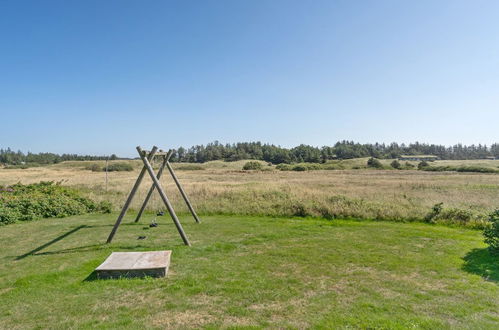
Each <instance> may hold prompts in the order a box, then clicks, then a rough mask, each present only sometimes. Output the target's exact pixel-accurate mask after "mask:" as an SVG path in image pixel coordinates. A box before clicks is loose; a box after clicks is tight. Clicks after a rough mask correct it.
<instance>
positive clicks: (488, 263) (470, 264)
mask: <svg viewBox="0 0 499 330" xmlns="http://www.w3.org/2000/svg"><path fill="white" fill-rule="evenodd" d="M463 260H464V265H463V269H464V270H465V271H467V272H469V273H473V274H476V275H480V276H482V277H483V278H484V279H485V280H487V281H491V282H495V283H499V254H496V255H494V254H492V253H490V251H489V250H488V249H486V248H484V249H473V250H471V251H470V252H468V253H467V254H466V255H465V256H464V257H463Z"/></svg>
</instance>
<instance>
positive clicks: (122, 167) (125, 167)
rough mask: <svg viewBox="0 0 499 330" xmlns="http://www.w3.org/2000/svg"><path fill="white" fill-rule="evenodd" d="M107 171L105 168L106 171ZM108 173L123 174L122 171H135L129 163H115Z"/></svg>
mask: <svg viewBox="0 0 499 330" xmlns="http://www.w3.org/2000/svg"><path fill="white" fill-rule="evenodd" d="M105 170H106V169H105V168H104V171H105ZM107 171H108V172H122V171H127V172H130V171H133V166H132V165H130V164H128V163H113V164H110V165H109V166H108V167H107Z"/></svg>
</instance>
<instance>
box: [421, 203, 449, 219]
mask: <svg viewBox="0 0 499 330" xmlns="http://www.w3.org/2000/svg"><path fill="white" fill-rule="evenodd" d="M443 206H444V203H438V204H435V205H433V207H432V209H431V211H430V213H428V214H427V215H426V216H425V218H424V221H425V222H428V223H435V222H436V221H435V218H436V217H438V216H439V215H440V213H441V212H442V209H443Z"/></svg>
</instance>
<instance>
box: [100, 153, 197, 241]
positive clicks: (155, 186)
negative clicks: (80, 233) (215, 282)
mask: <svg viewBox="0 0 499 330" xmlns="http://www.w3.org/2000/svg"><path fill="white" fill-rule="evenodd" d="M136 149H137V152H138V153H139V156H140V159H141V160H142V162H143V163H144V166H143V167H142V170H141V171H140V173H139V176H138V177H137V180H136V181H135V184H134V185H133V187H132V190H131V191H130V194H129V195H128V198H127V200H126V202H125V205H123V208H122V209H121V212H120V214H119V216H118V219H117V220H116V223H115V224H114V226H113V229H112V230H111V233H110V234H109V237H108V238H107V241H106V243H111V241H112V240H113V238H114V235H115V234H116V232H117V231H118V227H119V226H120V224H121V221H122V220H123V217H124V216H125V214H126V212H127V211H128V208H129V207H130V204H131V203H132V200H133V197H134V196H135V194H136V193H137V190H138V189H139V187H140V184H141V183H142V179H144V176H145V174H146V172H147V173H148V174H149V176H150V177H151V179H152V181H153V183H152V185H151V187H150V188H149V191H148V192H147V195H146V198H145V199H144V202H143V203H142V206H141V208H140V210H139V213H138V214H137V217H136V218H135V221H134V222H136V223H137V222H139V220H140V218H141V216H142V214H143V213H144V210H145V208H146V207H147V204H148V203H149V200H150V199H151V196H152V194H153V193H154V190H157V191H158V193H159V195H160V197H161V199H162V201H163V203H164V204H165V206H166V209H167V210H168V213H170V216H171V218H172V220H173V223H174V224H175V227H176V228H177V230H178V232H179V234H180V237H181V238H182V241H183V242H184V244H185V245H187V246H190V245H191V243H190V242H189V239H188V238H187V235H186V234H185V232H184V229H183V228H182V224H181V223H180V220H179V219H178V217H177V215H176V214H175V210H174V209H173V206H172V204H171V203H170V200H169V199H168V197H167V196H166V193H165V191H164V190H163V187H162V186H161V183H160V181H159V179H160V178H161V176H162V174H163V171H164V169H165V167H166V168H167V169H168V171H169V173H170V175H171V176H172V178H173V181H175V185H176V186H177V188H178V190H179V191H180V194H181V195H182V198H183V199H184V201H185V203H186V204H187V207H188V208H189V211H190V212H191V214H192V216H193V217H194V220H196V223H200V222H201V220H200V219H199V217H198V215H197V214H196V211H195V210H194V208H193V207H192V204H191V202H190V201H189V198H188V197H187V194H186V193H185V191H184V189H183V188H182V185H181V184H180V182H179V181H178V178H177V175H176V174H175V171H173V168H172V166H171V164H170V162H169V160H170V158H171V156H172V155H173V150H170V151H168V152H163V151H162V150H159V151H158V147H156V146H153V147H152V149H151V150H150V151H147V150H142V148H141V147H140V146H138V147H137V148H136ZM158 156H159V157H161V158H162V160H163V161H162V163H161V166H160V168H159V170H158V172H157V173H154V169H153V167H152V165H151V162H153V161H154V158H155V157H158Z"/></svg>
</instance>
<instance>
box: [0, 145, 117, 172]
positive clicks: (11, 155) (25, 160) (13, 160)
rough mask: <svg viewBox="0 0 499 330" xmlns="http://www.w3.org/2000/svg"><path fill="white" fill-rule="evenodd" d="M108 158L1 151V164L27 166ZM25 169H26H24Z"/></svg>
mask: <svg viewBox="0 0 499 330" xmlns="http://www.w3.org/2000/svg"><path fill="white" fill-rule="evenodd" d="M105 159H108V156H88V155H87V156H83V155H76V154H62V155H58V154H54V153H50V152H41V153H38V154H34V153H31V152H28V153H27V154H24V153H23V152H21V151H13V150H11V149H10V148H7V149H0V164H10V165H27V164H35V163H36V164H56V163H60V162H63V161H67V160H105ZM109 159H110V160H115V159H118V157H117V156H116V155H114V154H113V155H111V156H110V157H109ZM22 168H24V167H22Z"/></svg>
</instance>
